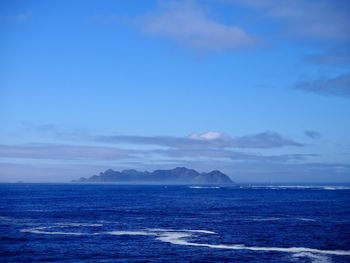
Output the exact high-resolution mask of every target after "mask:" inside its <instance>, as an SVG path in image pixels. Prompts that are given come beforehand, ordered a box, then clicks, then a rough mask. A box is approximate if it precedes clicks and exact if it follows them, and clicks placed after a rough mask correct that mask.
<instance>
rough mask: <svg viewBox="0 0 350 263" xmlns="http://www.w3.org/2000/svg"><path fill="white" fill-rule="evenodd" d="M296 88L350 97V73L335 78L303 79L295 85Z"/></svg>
mask: <svg viewBox="0 0 350 263" xmlns="http://www.w3.org/2000/svg"><path fill="white" fill-rule="evenodd" d="M295 88H296V89H299V90H303V91H306V92H311V93H318V94H322V95H334V96H343V97H350V73H345V74H342V75H339V76H337V77H334V78H321V79H317V80H314V81H303V82H299V83H297V84H296V85H295Z"/></svg>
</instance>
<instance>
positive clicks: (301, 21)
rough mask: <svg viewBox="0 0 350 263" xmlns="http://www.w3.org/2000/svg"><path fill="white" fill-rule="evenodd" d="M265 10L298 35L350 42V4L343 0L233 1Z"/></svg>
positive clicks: (233, 0) (265, 12) (289, 30)
mask: <svg viewBox="0 0 350 263" xmlns="http://www.w3.org/2000/svg"><path fill="white" fill-rule="evenodd" d="M231 2H233V3H240V4H243V5H245V6H248V7H251V8H255V9H258V10H261V11H262V12H263V13H264V14H265V15H267V16H269V17H271V18H274V19H276V20H279V21H280V22H282V23H283V25H284V26H285V28H287V32H289V33H291V34H293V35H294V36H300V37H303V38H304V37H309V38H318V39H328V40H349V39H350V28H349V26H348V25H349V24H350V12H349V10H350V3H349V2H348V1H342V0H321V1H308V0H287V1H280V0H265V1H260V0H232V1H231Z"/></svg>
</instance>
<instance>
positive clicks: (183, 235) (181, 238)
mask: <svg viewBox="0 0 350 263" xmlns="http://www.w3.org/2000/svg"><path fill="white" fill-rule="evenodd" d="M154 231H155V232H151V229H149V230H148V231H146V232H144V231H112V232H117V233H119V232H122V233H123V235H128V234H130V235H137V233H141V235H147V236H150V235H153V236H157V238H156V239H157V240H160V241H163V242H167V243H171V244H174V245H184V246H195V247H208V248H217V249H231V250H250V251H267V252H283V253H293V254H295V253H312V254H324V255H337V256H350V251H348V250H321V249H314V248H307V247H287V248H284V247H256V246H246V245H244V244H231V245H229V244H218V245H213V244H207V243H194V242H189V241H187V240H186V239H187V238H189V237H194V233H196V232H197V233H204V231H205V233H206V234H209V233H210V232H211V231H206V230H181V231H174V230H172V229H170V230H168V231H165V229H158V230H157V229H156V230H154ZM194 231H196V232H194ZM198 231H201V232H198ZM210 234H211V233H210Z"/></svg>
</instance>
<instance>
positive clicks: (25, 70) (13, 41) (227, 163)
mask: <svg viewBox="0 0 350 263" xmlns="http://www.w3.org/2000/svg"><path fill="white" fill-rule="evenodd" d="M349 47H350V2H349V1H347V0H343V1H341V0H320V1H307V0H305V1H303V0H295V1H277V0H276V1H275V0H266V1H258V0H244V1H243V0H206V1H204V0H203V1H114V0H113V1H112V0H104V1H86V0H84V1H82V0H81V1H79V0H76V1H64V0H60V1H40V0H33V1H26V0H18V1H17V0H11V1H10V0H8V1H4V0H1V1H0V57H1V59H0V123H1V125H0V127H1V129H0V181H2V182H16V181H19V180H21V181H25V182H67V181H70V180H72V179H76V178H79V177H81V176H90V175H92V174H96V173H99V172H101V171H104V170H105V169H108V168H112V169H117V170H119V169H129V168H134V169H139V170H154V169H163V168H173V167H176V166H186V167H189V168H194V169H197V170H199V171H209V170H213V169H218V170H221V171H223V172H225V173H227V174H228V175H229V176H231V177H232V179H233V180H235V181H238V182H313V183H315V182H350V136H349V135H350V48H349Z"/></svg>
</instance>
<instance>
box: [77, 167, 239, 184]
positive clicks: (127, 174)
mask: <svg viewBox="0 0 350 263" xmlns="http://www.w3.org/2000/svg"><path fill="white" fill-rule="evenodd" d="M73 182H76V183H121V184H181V185H192V184H198V185H223V184H233V181H232V180H231V179H230V177H228V176H227V175H226V174H224V173H222V172H220V171H217V170H214V171H211V172H209V173H199V172H197V171H196V170H193V169H188V168H186V167H177V168H174V169H170V170H155V171H153V172H148V171H144V172H139V171H136V170H133V169H130V170H123V171H121V172H119V171H114V170H111V169H109V170H106V171H105V172H102V173H100V174H99V175H93V176H91V177H89V178H84V177H82V178H80V179H78V180H73Z"/></svg>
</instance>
